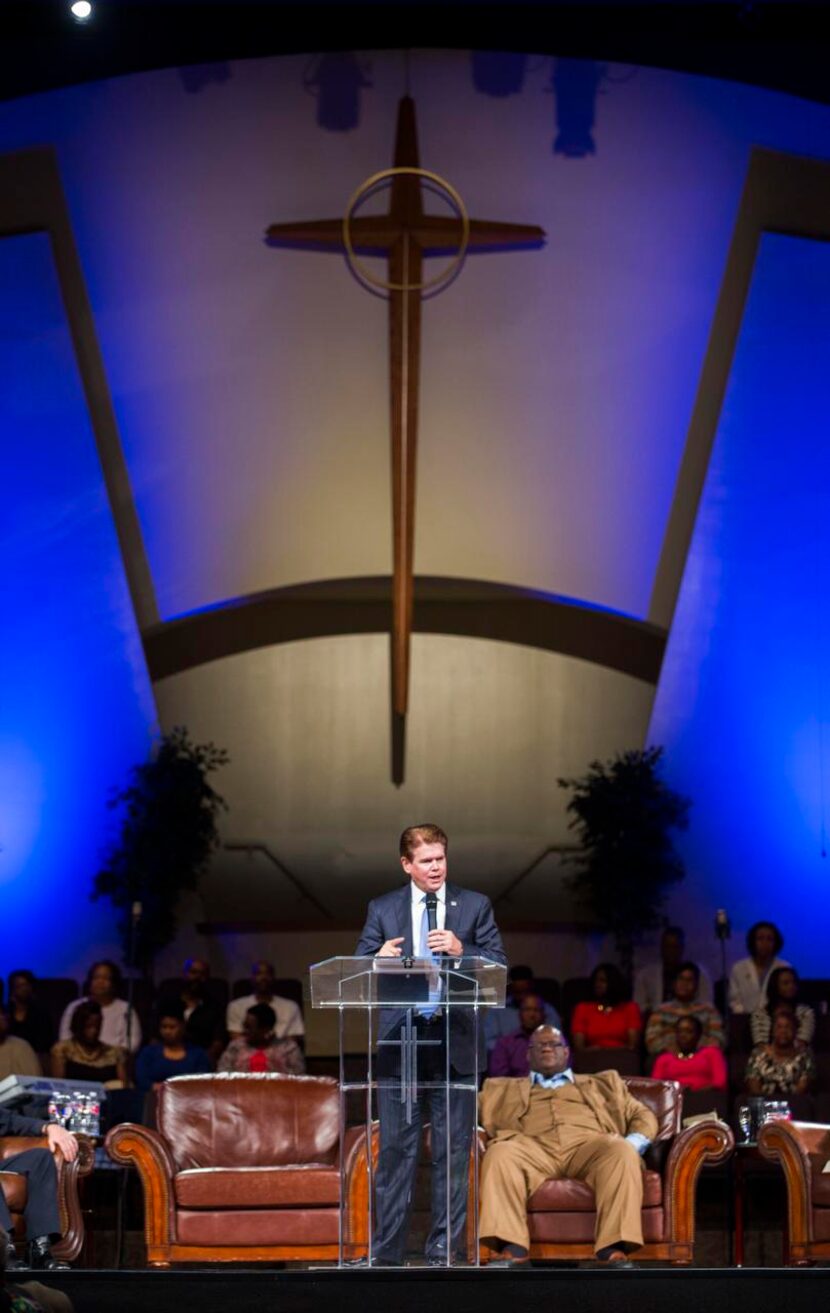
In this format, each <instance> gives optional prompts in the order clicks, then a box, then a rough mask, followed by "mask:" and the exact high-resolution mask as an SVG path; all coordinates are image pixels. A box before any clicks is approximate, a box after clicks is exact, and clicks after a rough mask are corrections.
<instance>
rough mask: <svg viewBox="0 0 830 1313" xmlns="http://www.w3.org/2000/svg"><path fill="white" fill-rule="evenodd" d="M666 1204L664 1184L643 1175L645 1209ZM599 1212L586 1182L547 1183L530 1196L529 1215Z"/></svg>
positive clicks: (655, 1176) (652, 1175)
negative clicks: (555, 1212)
mask: <svg viewBox="0 0 830 1313" xmlns="http://www.w3.org/2000/svg"><path fill="white" fill-rule="evenodd" d="M662 1202H663V1182H662V1181H661V1179H660V1176H659V1175H658V1173H657V1172H648V1171H647V1172H644V1173H643V1208H659V1207H660V1205H661V1204H662ZM595 1208H596V1200H595V1197H594V1192H593V1190H592V1189H591V1187H590V1186H589V1185H586V1184H585V1182H584V1181H545V1182H544V1183H543V1184H542V1185H540V1186H539V1189H538V1190H537V1191H536V1192H535V1193H534V1194H532V1195H531V1196H530V1199H529V1200H528V1205H527V1211H528V1212H529V1213H547V1212H550V1211H552V1210H553V1211H557V1212H558V1211H562V1212H568V1213H593V1212H594V1210H595Z"/></svg>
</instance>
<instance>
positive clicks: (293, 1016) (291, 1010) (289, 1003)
mask: <svg viewBox="0 0 830 1313" xmlns="http://www.w3.org/2000/svg"><path fill="white" fill-rule="evenodd" d="M261 1002H262V1000H261V999H258V998H257V996H256V994H245V995H244V996H243V997H242V998H234V999H231V1001H230V1003H229V1004H228V1009H227V1012H226V1013H225V1025H226V1027H227V1028H228V1030H229V1032H230V1033H231V1034H232V1035H241V1034H242V1028H243V1026H244V1024H245V1013H246V1012H247V1011H248V1009H249V1008H252V1007H254V1005H255V1004H256V1003H261ZM268 1006H269V1008H273V1009H274V1012H275V1014H276V1018H277V1024H276V1026H275V1027H274V1034H275V1035H276V1037H277V1039H285V1038H286V1037H287V1036H290V1035H304V1034H305V1025H304V1023H303V1014H302V1012H301V1011H300V1009H299V1007H298V1005H297V1004H296V1003H295V1002H294V1000H293V999H290V998H280V996H279V995H278V994H275V995H274V996H273V998H269V1000H268Z"/></svg>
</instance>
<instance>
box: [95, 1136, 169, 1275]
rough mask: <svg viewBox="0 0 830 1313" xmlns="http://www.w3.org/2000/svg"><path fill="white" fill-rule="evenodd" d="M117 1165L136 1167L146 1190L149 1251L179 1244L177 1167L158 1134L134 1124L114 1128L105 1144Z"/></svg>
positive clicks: (146, 1232)
mask: <svg viewBox="0 0 830 1313" xmlns="http://www.w3.org/2000/svg"><path fill="white" fill-rule="evenodd" d="M104 1145H105V1147H106V1150H107V1153H108V1154H109V1156H110V1157H111V1158H112V1160H113V1162H116V1163H121V1164H122V1165H123V1166H125V1167H135V1168H136V1170H137V1171H138V1175H139V1177H140V1178H141V1185H142V1189H143V1191H144V1237H145V1240H146V1242H147V1246H148V1249H149V1248H151V1247H155V1246H158V1245H170V1244H173V1243H175V1235H176V1215H175V1206H174V1201H173V1177H174V1176H175V1175H176V1164H175V1163H174V1161H173V1155H172V1153H171V1152H170V1147H169V1145H168V1143H167V1141H166V1140H165V1139H164V1138H163V1136H161V1135H159V1133H158V1131H154V1130H151V1129H150V1128H149V1127H148V1126H139V1125H137V1124H135V1123H133V1122H124V1123H123V1124H122V1125H121V1126H114V1127H113V1129H112V1130H111V1131H110V1132H109V1134H108V1136H107V1138H106V1140H105V1141H104Z"/></svg>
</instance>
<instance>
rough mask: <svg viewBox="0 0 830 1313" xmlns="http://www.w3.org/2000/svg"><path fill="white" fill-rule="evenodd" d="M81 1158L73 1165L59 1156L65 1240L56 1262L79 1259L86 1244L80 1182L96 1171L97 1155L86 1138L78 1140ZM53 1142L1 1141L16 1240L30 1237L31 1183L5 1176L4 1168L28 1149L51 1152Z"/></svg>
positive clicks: (2, 1185)
mask: <svg viewBox="0 0 830 1313" xmlns="http://www.w3.org/2000/svg"><path fill="white" fill-rule="evenodd" d="M78 1146H79V1147H78V1156H77V1158H75V1159H73V1161H72V1162H71V1163H68V1162H66V1161H65V1160H64V1158H63V1155H62V1154H60V1153H58V1154H56V1155H55V1165H56V1167H57V1169H58V1208H59V1210H60V1219H61V1237H60V1240H57V1241H55V1243H54V1244H53V1245H52V1253H53V1254H54V1255H55V1257H56V1258H61V1259H63V1261H64V1262H66V1263H71V1262H72V1261H73V1259H75V1258H77V1257H78V1255H79V1254H80V1252H81V1249H82V1248H83V1243H84V1220H83V1215H82V1213H81V1205H80V1201H79V1199H78V1178H79V1177H81V1176H88V1175H89V1173H90V1172H91V1171H92V1167H93V1163H94V1159H95V1152H94V1149H93V1146H92V1143H91V1141H90V1140H88V1139H86V1138H85V1137H84V1136H79V1138H78ZM48 1148H49V1141H48V1140H47V1139H46V1137H45V1136H41V1137H32V1138H30V1137H29V1136H25V1137H24V1136H8V1137H6V1138H5V1139H0V1190H2V1191H3V1195H4V1198H5V1200H6V1203H7V1204H8V1207H9V1212H10V1213H11V1215H12V1221H13V1222H14V1231H15V1238H16V1239H20V1240H22V1239H23V1237H24V1236H25V1234H26V1229H25V1223H24V1219H23V1213H24V1210H25V1208H26V1200H27V1197H28V1196H27V1189H28V1182H27V1180H26V1177H25V1176H18V1175H17V1174H16V1173H15V1172H4V1171H3V1170H2V1164H3V1162H4V1161H5V1160H6V1159H7V1158H11V1157H12V1156H13V1155H14V1154H16V1153H25V1151H26V1150H27V1149H48Z"/></svg>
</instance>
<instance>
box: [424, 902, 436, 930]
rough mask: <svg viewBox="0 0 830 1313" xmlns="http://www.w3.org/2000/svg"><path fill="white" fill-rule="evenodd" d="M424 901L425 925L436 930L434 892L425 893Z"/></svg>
mask: <svg viewBox="0 0 830 1313" xmlns="http://www.w3.org/2000/svg"><path fill="white" fill-rule="evenodd" d="M425 901H426V908H427V925H428V926H429V928H430V930H437V929H438V898H437V896H436V895H435V894H427V896H426V900H425Z"/></svg>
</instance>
